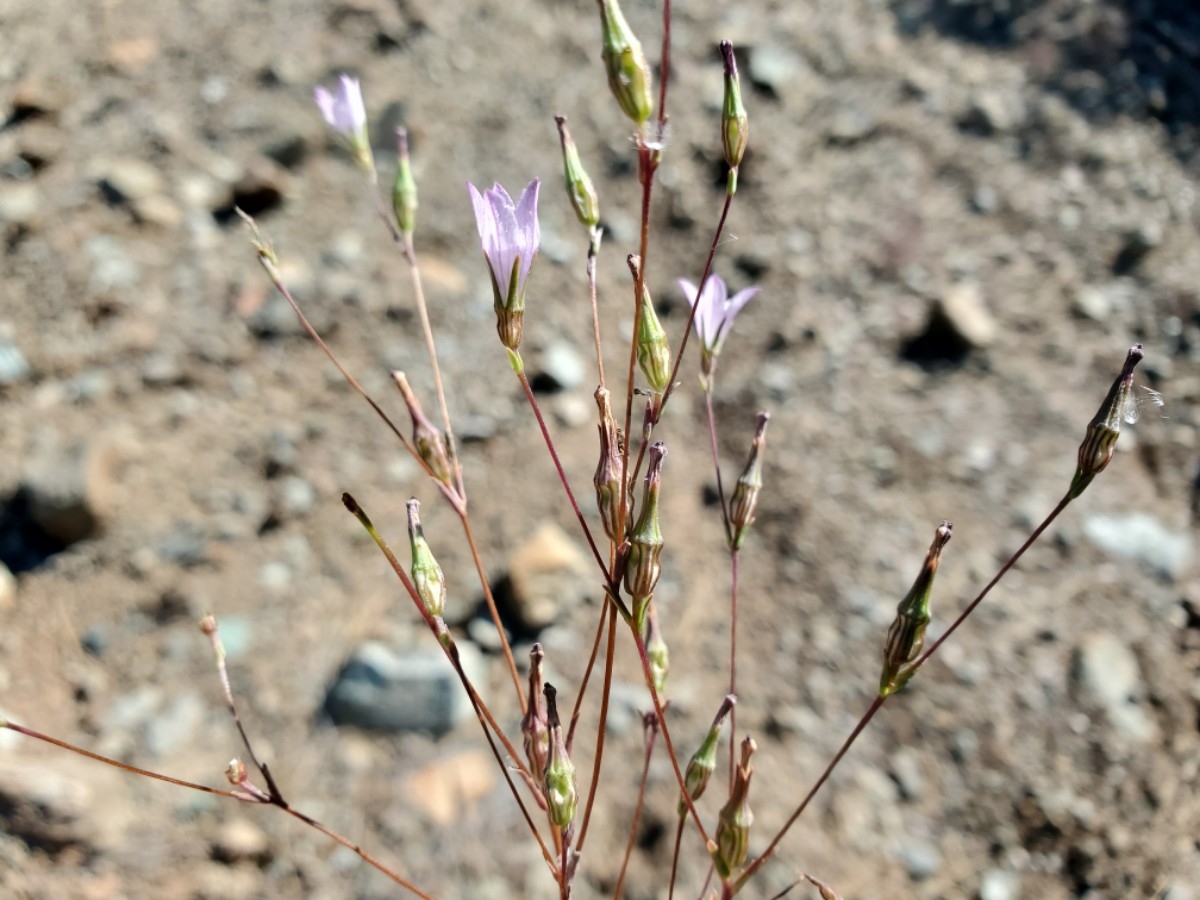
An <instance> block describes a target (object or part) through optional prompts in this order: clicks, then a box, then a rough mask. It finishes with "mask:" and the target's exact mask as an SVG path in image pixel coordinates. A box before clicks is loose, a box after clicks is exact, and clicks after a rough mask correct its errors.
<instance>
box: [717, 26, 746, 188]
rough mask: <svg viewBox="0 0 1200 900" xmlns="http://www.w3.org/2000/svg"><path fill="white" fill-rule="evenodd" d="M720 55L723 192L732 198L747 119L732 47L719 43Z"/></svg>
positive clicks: (743, 147) (744, 141) (725, 42)
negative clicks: (725, 177) (726, 179)
mask: <svg viewBox="0 0 1200 900" xmlns="http://www.w3.org/2000/svg"><path fill="white" fill-rule="evenodd" d="M721 55H722V56H723V57H724V59H725V99H724V103H723V104H722V106H721V148H722V149H723V150H724V151H725V165H727V166H729V182H728V186H727V188H726V190H727V191H728V192H729V193H730V194H733V193H734V192H735V191H736V190H737V169H738V166H740V165H741V164H742V157H743V156H744V155H745V153H746V141H747V140H749V138H750V119H749V117H748V116H747V115H746V107H745V106H743V105H742V81H741V79H740V78H739V77H738V70H737V60H736V59H735V58H734V55H733V44H731V43H729V41H721Z"/></svg>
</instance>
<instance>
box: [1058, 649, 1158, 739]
mask: <svg viewBox="0 0 1200 900" xmlns="http://www.w3.org/2000/svg"><path fill="white" fill-rule="evenodd" d="M1072 677H1073V680H1074V683H1075V691H1076V695H1077V696H1078V697H1079V699H1081V700H1082V701H1084V702H1085V703H1090V704H1093V705H1095V706H1099V707H1100V708H1101V709H1102V710H1103V712H1104V714H1105V717H1106V718H1107V719H1108V722H1109V724H1110V725H1112V726H1113V727H1114V728H1115V729H1116V730H1117V731H1119V732H1121V733H1123V734H1124V735H1126V736H1127V737H1129V738H1130V739H1132V740H1134V741H1137V742H1145V741H1150V740H1152V739H1153V738H1154V737H1155V735H1157V733H1158V728H1157V726H1155V724H1154V721H1153V720H1152V719H1151V718H1150V716H1149V715H1148V714H1147V713H1146V711H1145V709H1143V708H1142V705H1141V702H1140V701H1141V698H1142V697H1143V695H1144V694H1145V692H1146V688H1145V683H1144V682H1143V680H1142V670H1141V667H1140V666H1139V665H1138V661H1137V657H1136V656H1135V655H1134V653H1133V651H1132V650H1131V649H1129V647H1128V646H1127V645H1126V644H1125V643H1124V642H1123V641H1121V639H1120V638H1118V637H1117V636H1116V635H1113V634H1107V633H1104V632H1097V633H1094V634H1089V635H1087V636H1086V637H1084V639H1083V640H1082V641H1080V642H1079V645H1078V646H1077V647H1076V648H1075V656H1074V665H1073V671H1072Z"/></svg>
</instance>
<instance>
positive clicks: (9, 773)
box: [0, 760, 99, 853]
mask: <svg viewBox="0 0 1200 900" xmlns="http://www.w3.org/2000/svg"><path fill="white" fill-rule="evenodd" d="M96 803H97V796H96V791H95V790H94V789H93V787H92V786H91V785H90V784H89V783H88V782H87V781H86V780H83V779H80V778H72V777H70V776H68V775H66V774H65V773H64V772H63V771H62V767H59V766H54V765H52V764H48V765H44V766H43V765H38V764H36V763H18V762H16V761H7V760H5V761H2V762H0V829H2V830H3V831H4V832H5V833H6V834H11V835H14V836H16V837H19V838H20V839H21V840H23V841H25V842H26V843H27V844H29V845H30V846H31V847H35V848H41V849H44V850H46V851H49V852H51V853H56V852H58V851H61V850H63V849H65V848H67V847H73V846H75V847H84V848H87V847H92V846H93V845H94V844H95V843H96V840H97V838H98V837H99V829H98V828H97V821H96V817H95V813H96V811H97V810H96Z"/></svg>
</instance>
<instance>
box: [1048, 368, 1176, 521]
mask: <svg viewBox="0 0 1200 900" xmlns="http://www.w3.org/2000/svg"><path fill="white" fill-rule="evenodd" d="M1143 356H1145V354H1144V353H1143V352H1142V345H1141V344H1134V345H1133V346H1132V347H1130V348H1129V353H1127V354H1126V356H1125V364H1124V365H1123V366H1122V367H1121V374H1120V375H1118V376H1117V380H1116V381H1114V382H1113V384H1112V387H1110V388H1109V389H1108V396H1106V397H1105V398H1104V402H1103V403H1102V404H1101V405H1100V410H1099V411H1098V412H1097V413H1096V415H1095V417H1094V418H1093V419H1092V421H1091V422H1090V423H1088V427H1087V432H1086V433H1085V434H1084V437H1083V443H1082V444H1080V445H1079V465H1078V467H1077V468H1076V469H1075V477H1074V478H1072V479H1071V488H1070V491H1069V493H1070V496H1071V499H1072V500H1074V499H1075V498H1076V497H1078V496H1079V495H1080V494H1082V493H1083V492H1084V490H1085V489H1086V488H1087V486H1088V485H1089V484H1091V483H1092V479H1093V478H1095V477H1096V476H1097V475H1099V474H1100V473H1101V472H1103V471H1104V469H1105V468H1106V467H1107V466H1108V464H1109V463H1110V462H1112V458H1113V454H1114V453H1115V452H1116V450H1117V438H1118V437H1119V436H1120V434H1121V423H1122V422H1128V423H1129V424H1130V425H1132V424H1133V423H1134V422H1136V421H1137V418H1138V404H1137V398H1136V397H1135V396H1134V394H1133V370H1134V369H1135V368H1137V364H1138V363H1139V362H1141V360H1142V357H1143ZM1151 399H1152V401H1153V402H1154V403H1156V404H1158V405H1159V406H1161V405H1162V397H1160V396H1159V395H1158V394H1153V393H1152V396H1151Z"/></svg>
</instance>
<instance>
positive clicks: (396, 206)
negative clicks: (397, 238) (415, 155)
mask: <svg viewBox="0 0 1200 900" xmlns="http://www.w3.org/2000/svg"><path fill="white" fill-rule="evenodd" d="M396 143H397V151H398V155H397V159H396V180H395V181H393V182H392V211H393V212H395V214H396V224H397V225H399V226H400V232H401V233H402V234H406V235H411V234H412V233H413V231H414V230H416V227H417V182H416V181H415V180H414V179H413V173H412V161H411V160H410V159H409V158H408V130H407V129H404V128H397V129H396Z"/></svg>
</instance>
